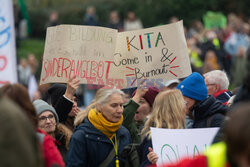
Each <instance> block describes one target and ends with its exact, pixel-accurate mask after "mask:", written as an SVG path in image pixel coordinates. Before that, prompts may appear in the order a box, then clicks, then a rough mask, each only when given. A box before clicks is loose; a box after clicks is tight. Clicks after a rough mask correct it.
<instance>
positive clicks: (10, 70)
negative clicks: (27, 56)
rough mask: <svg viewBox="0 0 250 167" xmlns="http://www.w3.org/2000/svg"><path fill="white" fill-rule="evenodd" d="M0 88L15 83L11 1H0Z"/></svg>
mask: <svg viewBox="0 0 250 167" xmlns="http://www.w3.org/2000/svg"><path fill="white" fill-rule="evenodd" d="M0 4H1V5H0V86H1V85H3V84H5V83H15V82H17V70H16V46H15V27H14V19H13V18H14V17H13V4H12V0H8V1H6V0H0Z"/></svg>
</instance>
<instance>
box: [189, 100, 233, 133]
mask: <svg viewBox="0 0 250 167" xmlns="http://www.w3.org/2000/svg"><path fill="white" fill-rule="evenodd" d="M227 111H228V107H227V106H224V105H222V103H221V102H219V101H218V100H215V98H214V97H213V96H209V97H208V98H207V99H205V100H204V101H201V102H198V103H197V104H195V106H194V124H193V128H208V127H220V126H221V124H222V123H223V121H224V117H225V115H226V113H227Z"/></svg>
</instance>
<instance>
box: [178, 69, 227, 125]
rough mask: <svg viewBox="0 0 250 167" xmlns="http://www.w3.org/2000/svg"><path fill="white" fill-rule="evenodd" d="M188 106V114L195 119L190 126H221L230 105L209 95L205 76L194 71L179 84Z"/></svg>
mask: <svg viewBox="0 0 250 167" xmlns="http://www.w3.org/2000/svg"><path fill="white" fill-rule="evenodd" d="M177 89H179V90H180V91H181V92H182V95H183V96H184V99H185V101H186V106H187V115H188V116H189V117H190V118H192V119H193V124H192V125H191V126H190V127H188V128H207V127H220V126H221V124H222V123H223V121H224V117H225V114H226V113H227V110H228V107H226V106H223V105H222V103H220V102H219V101H217V100H216V99H215V98H214V97H213V96H208V94H207V87H206V84H205V81H204V79H203V77H202V76H201V75H200V74H199V73H197V72H194V73H192V74H191V75H189V76H188V77H187V78H186V79H184V80H183V81H182V82H181V83H179V84H178V86H177Z"/></svg>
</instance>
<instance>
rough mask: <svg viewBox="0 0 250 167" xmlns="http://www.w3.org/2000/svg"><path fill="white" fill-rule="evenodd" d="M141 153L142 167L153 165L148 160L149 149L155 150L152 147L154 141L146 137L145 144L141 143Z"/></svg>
mask: <svg viewBox="0 0 250 167" xmlns="http://www.w3.org/2000/svg"><path fill="white" fill-rule="evenodd" d="M140 146H141V152H142V160H141V167H147V166H150V165H152V163H151V162H150V161H149V160H148V157H147V155H148V153H149V151H148V147H151V148H153V146H152V140H151V139H148V137H145V138H144V140H143V142H142V143H141V145H140Z"/></svg>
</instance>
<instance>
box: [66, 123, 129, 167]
mask: <svg viewBox="0 0 250 167" xmlns="http://www.w3.org/2000/svg"><path fill="white" fill-rule="evenodd" d="M116 135H117V140H119V147H118V157H119V161H120V167H123V166H124V164H125V160H124V159H122V158H121V153H122V151H123V148H124V147H125V146H126V145H128V144H130V143H131V138H130V134H129V132H128V130H127V129H126V128H124V127H123V126H121V127H120V128H119V129H118V131H117V133H116ZM112 149H113V145H112V143H111V141H110V140H109V138H108V137H106V136H105V135H104V134H103V133H101V132H100V131H99V130H97V129H96V128H95V127H94V126H93V125H92V124H91V123H90V122H89V120H88V119H87V118H85V119H84V121H83V123H81V124H80V125H79V126H78V127H76V128H75V132H74V134H73V135H72V137H71V139H70V143H69V151H68V153H67V166H68V167H71V166H74V167H76V166H77V167H98V166H99V165H100V164H101V163H102V162H103V161H104V160H105V159H106V157H107V156H108V155H109V153H110V151H111V150H112ZM109 166H110V167H114V166H115V156H114V158H113V160H112V162H111V163H110V164H109Z"/></svg>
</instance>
